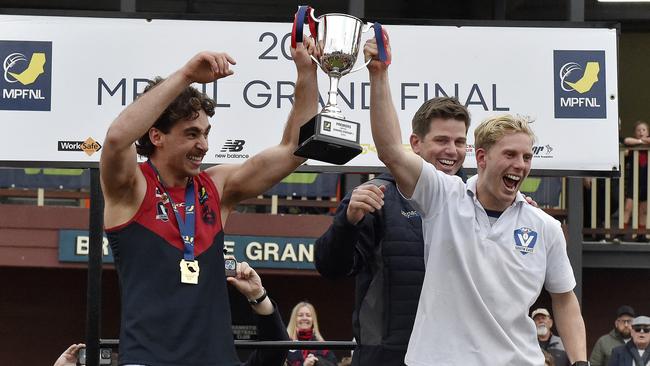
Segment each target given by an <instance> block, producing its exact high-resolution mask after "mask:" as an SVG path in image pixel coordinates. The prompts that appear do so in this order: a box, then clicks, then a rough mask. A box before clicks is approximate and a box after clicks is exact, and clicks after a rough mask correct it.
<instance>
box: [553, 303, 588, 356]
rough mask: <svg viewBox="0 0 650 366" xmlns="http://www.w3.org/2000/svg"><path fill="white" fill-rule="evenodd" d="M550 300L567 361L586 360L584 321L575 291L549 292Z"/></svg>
mask: <svg viewBox="0 0 650 366" xmlns="http://www.w3.org/2000/svg"><path fill="white" fill-rule="evenodd" d="M551 300H552V302H553V315H555V324H556V326H557V330H558V333H560V338H562V343H563V344H564V349H565V350H566V354H567V356H568V357H569V361H571V363H572V364H573V363H574V362H576V361H587V341H586V335H585V322H584V320H583V319H582V314H581V313H580V304H578V299H577V298H576V295H575V293H573V291H569V292H565V293H559V294H557V293H551Z"/></svg>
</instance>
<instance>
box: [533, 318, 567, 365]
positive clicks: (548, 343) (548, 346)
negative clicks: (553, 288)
mask: <svg viewBox="0 0 650 366" xmlns="http://www.w3.org/2000/svg"><path fill="white" fill-rule="evenodd" d="M530 317H531V318H533V321H534V322H535V326H536V327H537V342H539V347H540V348H541V349H543V350H544V351H546V352H548V353H550V354H551V356H552V357H553V361H554V365H555V366H569V365H571V363H570V362H569V358H568V357H567V355H566V351H565V350H564V345H563V344H562V340H561V339H560V337H558V336H556V335H555V334H553V332H551V328H552V327H553V318H552V317H551V314H550V313H549V312H548V310H546V309H544V308H538V309H535V310H533V312H532V313H531V315H530Z"/></svg>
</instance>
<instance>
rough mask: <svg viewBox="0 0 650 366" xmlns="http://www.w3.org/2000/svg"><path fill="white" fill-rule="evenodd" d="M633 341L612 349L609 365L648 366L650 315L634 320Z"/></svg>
mask: <svg viewBox="0 0 650 366" xmlns="http://www.w3.org/2000/svg"><path fill="white" fill-rule="evenodd" d="M631 334H632V341H631V342H627V343H626V344H624V345H622V346H618V347H616V348H614V349H613V350H612V357H611V358H610V359H609V363H608V364H607V365H608V366H648V365H650V352H646V350H647V349H648V345H650V317H647V316H637V317H636V318H634V320H632V332H631Z"/></svg>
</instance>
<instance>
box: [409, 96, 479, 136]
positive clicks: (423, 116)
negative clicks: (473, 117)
mask: <svg viewBox="0 0 650 366" xmlns="http://www.w3.org/2000/svg"><path fill="white" fill-rule="evenodd" d="M434 118H442V119H452V118H453V119H456V120H459V121H463V122H464V123H465V132H467V130H468V129H469V124H470V116H469V111H468V110H467V108H465V106H463V105H462V104H460V103H459V102H458V99H456V98H449V97H438V98H432V99H429V100H427V101H426V102H424V103H423V104H422V105H421V106H420V108H419V109H418V111H417V112H415V115H414V116H413V121H412V123H411V124H412V128H413V133H414V134H416V135H418V136H420V137H421V138H423V137H424V136H425V135H426V134H427V133H429V129H430V128H431V121H432V120H433V119H434Z"/></svg>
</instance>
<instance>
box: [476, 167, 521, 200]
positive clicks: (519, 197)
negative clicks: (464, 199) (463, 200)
mask: <svg viewBox="0 0 650 366" xmlns="http://www.w3.org/2000/svg"><path fill="white" fill-rule="evenodd" d="M477 182H478V174H475V175H473V176H472V177H470V178H469V179H467V183H465V187H466V188H467V194H468V195H469V196H470V197H472V198H474V200H475V201H478V199H477V198H476V183H477ZM519 202H526V199H525V198H524V195H523V194H521V192H519V191H517V195H516V196H515V202H513V204H512V205H511V206H514V205H516V204H517V203H519Z"/></svg>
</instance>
